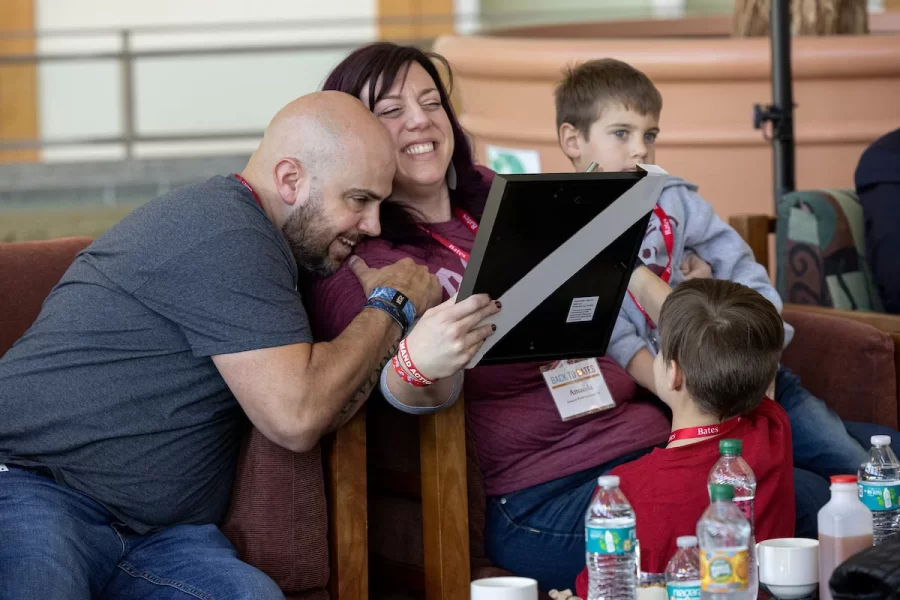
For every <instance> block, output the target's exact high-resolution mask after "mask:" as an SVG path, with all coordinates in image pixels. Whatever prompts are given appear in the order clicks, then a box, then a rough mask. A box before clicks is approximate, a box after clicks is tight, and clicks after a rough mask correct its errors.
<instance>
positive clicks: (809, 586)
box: [756, 538, 819, 599]
mask: <svg viewBox="0 0 900 600" xmlns="http://www.w3.org/2000/svg"><path fill="white" fill-rule="evenodd" d="M756 555H757V561H758V562H759V581H760V583H764V584H765V585H766V587H768V588H769V590H770V591H771V592H772V594H773V595H774V596H776V597H777V598H785V599H789V598H805V597H807V596H809V595H810V594H811V593H812V591H813V590H814V589H815V588H816V587H817V586H818V583H819V541H818V540H808V539H805V538H779V539H772V540H766V541H764V542H760V543H759V544H757V545H756Z"/></svg>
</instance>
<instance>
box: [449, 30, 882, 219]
mask: <svg viewBox="0 0 900 600" xmlns="http://www.w3.org/2000/svg"><path fill="white" fill-rule="evenodd" d="M897 17H900V15H890V14H887V15H883V18H882V16H881V15H872V18H871V20H870V26H871V29H872V31H873V35H870V36H865V37H857V36H839V37H827V38H812V37H802V38H796V39H795V40H794V42H793V70H794V98H795V102H796V104H797V108H796V111H795V137H796V143H797V151H796V152H797V186H798V188H801V189H808V188H822V187H825V188H827V187H852V185H853V172H854V170H855V168H856V163H857V161H858V159H859V156H860V154H861V153H862V151H863V150H864V149H865V147H866V146H867V145H868V144H869V143H870V142H872V141H873V140H875V139H876V138H877V137H879V136H880V135H882V134H883V133H885V132H887V131H890V130H892V129H894V128H896V127H898V126H900V35H896V34H890V33H888V32H890V31H891V30H894V31H900V22H898V21H900V19H898V18H897ZM728 27H729V21H728V19H727V18H705V19H686V20H682V21H675V22H660V21H644V22H639V21H631V22H625V23H610V22H606V23H596V24H580V25H566V26H556V27H532V28H529V29H522V30H518V31H516V30H510V31H503V32H496V33H492V34H491V35H482V36H466V37H461V36H448V37H443V38H440V39H439V40H438V41H437V43H436V45H435V50H436V51H437V52H440V53H441V54H443V55H444V56H446V57H447V59H448V60H449V61H450V63H451V64H452V66H453V69H454V76H455V81H456V86H457V88H458V91H459V94H460V98H461V105H462V106H461V113H462V114H461V121H462V124H463V126H464V127H465V128H466V129H467V131H468V132H469V133H470V134H471V135H472V136H473V140H474V142H475V148H476V152H477V155H478V157H479V159H480V160H481V161H483V162H486V146H487V145H492V146H499V147H505V148H515V149H533V150H536V151H537V155H538V156H539V158H540V169H541V170H542V171H544V172H553V171H571V170H572V167H571V164H570V163H569V162H568V160H567V159H566V157H565V156H564V155H563V154H562V152H561V151H560V150H559V148H558V146H557V143H556V131H555V129H556V127H555V113H554V107H553V89H554V86H555V84H556V82H557V81H558V80H559V78H560V77H561V71H562V69H563V68H564V67H565V66H566V65H568V64H572V63H576V62H581V61H584V60H588V59H591V58H601V57H607V56H609V57H615V58H618V59H620V60H624V61H626V62H628V63H631V64H632V65H634V66H635V67H637V68H639V69H641V70H643V71H644V72H646V73H647V74H648V75H649V76H650V77H651V78H652V79H653V81H654V82H655V83H656V85H657V86H658V87H659V89H660V91H661V93H662V95H663V114H662V120H661V128H662V134H661V136H660V138H659V140H658V143H657V148H658V149H657V162H658V163H659V164H660V165H661V166H663V167H664V168H665V169H667V170H668V171H669V172H670V173H673V174H676V175H680V176H682V177H684V178H685V179H688V180H690V181H693V182H695V183H697V184H699V185H700V192H701V194H702V195H703V196H704V197H705V198H706V199H707V200H709V201H710V202H712V203H713V205H714V206H715V207H716V209H717V211H718V213H719V215H720V216H721V217H722V218H723V219H726V220H727V219H728V217H729V216H730V215H732V214H738V213H769V214H772V212H773V200H772V152H771V146H770V144H769V143H768V142H767V141H766V140H764V139H763V136H762V133H761V132H760V131H757V130H754V129H753V125H752V117H753V108H752V107H753V104H754V103H757V102H758V103H762V104H767V103H769V102H771V97H772V93H771V85H770V71H769V68H770V66H769V65H770V63H769V40H768V39H767V38H753V39H746V38H745V39H733V38H730V37H727V36H726V35H725V33H726V32H727V31H728ZM665 31H669V32H670V33H669V35H672V36H673V37H665ZM523 33H527V34H528V35H529V36H531V37H520V36H521V34H523ZM613 36H619V37H613ZM638 36H645V37H638ZM674 36H678V37H674Z"/></svg>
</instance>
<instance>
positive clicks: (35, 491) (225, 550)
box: [0, 466, 284, 600]
mask: <svg viewBox="0 0 900 600" xmlns="http://www.w3.org/2000/svg"><path fill="white" fill-rule="evenodd" d="M8 467H9V471H5V472H0V582H2V584H0V600H21V599H23V598H66V599H67V600H82V599H83V600H91V599H92V598H93V599H100V600H119V599H126V598H146V599H150V600H191V599H204V600H213V599H215V600H245V599H246V600H250V599H253V600H256V599H261V600H270V599H271V600H274V599H276V598H277V599H281V600H283V598H284V595H283V594H282V593H281V590H279V589H278V586H277V585H275V582H274V581H272V580H271V579H270V578H269V577H268V576H267V575H265V574H264V573H263V572H262V571H260V570H259V569H257V568H255V567H252V566H250V565H248V564H246V563H244V562H241V560H240V559H239V558H238V556H237V551H236V550H235V549H234V546H232V545H231V543H230V542H229V541H228V540H227V539H226V538H225V536H224V535H223V534H222V532H221V531H219V529H218V528H217V527H216V526H215V525H178V526H174V527H169V528H167V529H163V530H161V531H159V532H157V533H152V534H149V535H137V534H136V533H134V532H133V531H131V530H130V529H129V528H127V527H125V526H124V525H122V524H121V523H118V522H117V521H116V519H115V517H114V516H113V515H112V514H111V513H110V512H109V511H108V510H106V508H104V507H103V506H102V505H101V504H99V503H98V502H96V501H94V500H93V499H91V498H90V497H88V496H86V495H84V494H81V493H79V492H76V491H75V490H72V489H69V488H67V487H65V486H62V485H59V484H57V483H56V482H54V481H53V480H52V479H50V478H49V477H46V476H44V475H39V474H36V473H34V472H32V471H30V470H25V469H19V468H17V467H14V466H8Z"/></svg>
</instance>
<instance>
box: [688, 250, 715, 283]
mask: <svg viewBox="0 0 900 600" xmlns="http://www.w3.org/2000/svg"><path fill="white" fill-rule="evenodd" d="M681 273H682V275H684V278H685V279H711V278H712V267H710V266H709V263H707V262H706V261H705V260H703V259H702V258H700V257H699V256H697V255H696V254H694V253H693V252H688V253H687V255H685V257H684V262H683V263H681Z"/></svg>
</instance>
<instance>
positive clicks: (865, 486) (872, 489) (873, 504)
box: [859, 481, 900, 510]
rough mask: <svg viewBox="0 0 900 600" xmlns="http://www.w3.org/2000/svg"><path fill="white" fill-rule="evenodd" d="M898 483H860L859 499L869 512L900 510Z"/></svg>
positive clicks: (899, 484)
mask: <svg viewBox="0 0 900 600" xmlns="http://www.w3.org/2000/svg"><path fill="white" fill-rule="evenodd" d="M898 498H900V481H861V482H860V483H859V499H860V500H862V503H863V504H865V505H866V507H867V508H868V509H869V510H900V500H898Z"/></svg>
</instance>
